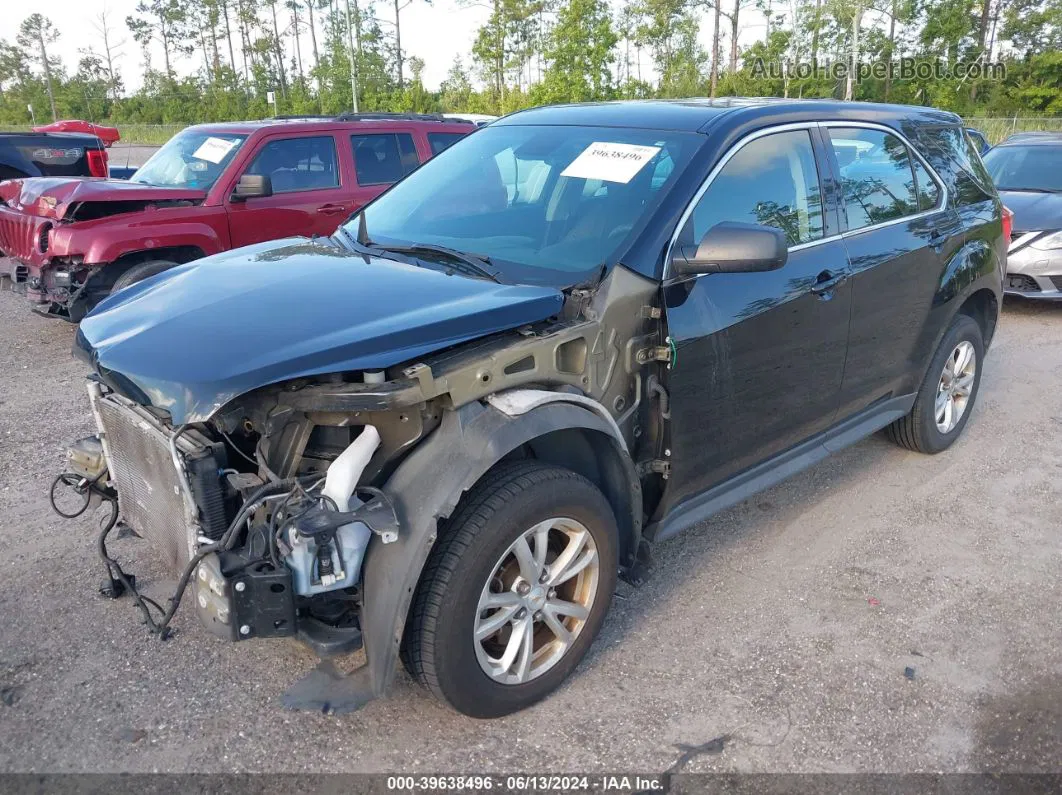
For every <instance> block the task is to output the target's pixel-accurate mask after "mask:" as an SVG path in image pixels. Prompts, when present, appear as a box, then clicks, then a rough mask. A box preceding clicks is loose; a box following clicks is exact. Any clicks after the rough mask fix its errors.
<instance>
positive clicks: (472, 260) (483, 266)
mask: <svg viewBox="0 0 1062 795" xmlns="http://www.w3.org/2000/svg"><path fill="white" fill-rule="evenodd" d="M369 245H370V246H371V247H372V248H374V249H378V250H380V251H389V252H391V253H393V254H405V255H407V256H411V257H417V258H419V259H429V258H431V259H434V260H435V261H437V262H438V261H440V260H446V264H447V265H449V266H450V268H451V269H452V270H455V271H457V272H458V273H464V274H465V275H468V276H483V277H486V278H488V279H490V280H491V281H492V282H497V283H498V284H501V280H500V279H499V278H498V274H497V272H496V271H494V269H493V268H491V267H490V265H491V261H490V258H489V257H485V256H481V255H478V254H467V253H465V252H464V251H458V250H457V249H456V248H447V247H446V246H438V245H435V244H434V243H414V244H412V245H408V246H385V245H382V244H380V243H370V244H369Z"/></svg>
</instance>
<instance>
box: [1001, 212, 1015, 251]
mask: <svg viewBox="0 0 1062 795" xmlns="http://www.w3.org/2000/svg"><path fill="white" fill-rule="evenodd" d="M1013 231H1014V211H1013V210H1011V209H1010V208H1009V207H1006V206H1004V207H1003V239H1004V240H1005V241H1006V242H1007V243H1008V244H1009V243H1010V236H1011V233H1012V232H1013Z"/></svg>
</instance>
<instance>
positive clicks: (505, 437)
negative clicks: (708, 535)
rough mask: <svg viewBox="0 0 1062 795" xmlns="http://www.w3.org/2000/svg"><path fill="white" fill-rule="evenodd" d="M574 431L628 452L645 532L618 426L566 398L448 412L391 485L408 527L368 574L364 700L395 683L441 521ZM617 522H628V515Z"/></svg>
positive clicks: (378, 548) (374, 559)
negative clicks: (514, 459)
mask: <svg viewBox="0 0 1062 795" xmlns="http://www.w3.org/2000/svg"><path fill="white" fill-rule="evenodd" d="M571 429H584V430H587V431H593V432H596V433H599V434H603V435H604V436H605V437H606V438H608V439H609V440H611V443H612V444H613V445H614V446H615V449H616V450H617V451H618V452H620V453H621V455H622V460H624V461H625V462H626V473H625V475H626V477H628V478H629V479H631V482H632V484H631V488H633V489H635V490H637V497H638V499H637V504H636V505H633V506H632V512H633V513H636V514H637V520H636V525H637V529H638V530H639V532H640V526H641V501H640V496H641V494H640V486H639V485H638V479H637V476H636V474H635V471H634V466H633V464H632V463H631V462H630V459H629V456H627V454H626V446H625V444H624V442H623V439H622V437H621V436H618V431H617V429H616V427H615V423H609V422H606V421H605V420H604V419H603V418H602V417H601V416H599V415H598V414H596V413H594V412H592V411H590V410H588V409H587V408H585V407H583V406H580V405H578V404H577V403H573V402H568V401H565V400H563V399H561V400H557V401H554V402H549V403H546V404H544V405H538V406H536V407H535V408H532V409H530V410H528V411H526V413H522V414H518V415H510V414H506V413H504V412H503V411H501V410H499V409H498V408H495V407H494V406H492V405H487V404H484V403H480V402H473V403H469V404H467V405H465V406H462V407H461V408H460V409H458V410H457V411H452V412H447V413H446V414H445V415H444V416H443V419H442V422H441V424H440V426H439V427H438V428H437V429H436V430H435V431H434V433H433V434H432V435H431V436H430V437H429V438H428V439H426V440H425V441H424V442H422V443H421V444H420V446H419V447H418V448H417V449H416V450H414V451H413V453H412V454H411V455H410V456H409V457H408V458H407V459H406V460H405V461H404V462H403V463H402V464H401V465H400V466H399V467H398V469H397V470H396V471H395V473H394V474H393V475H392V476H391V478H390V480H389V481H388V482H387V484H386V486H385V487H384V491H385V492H386V493H387V494H388V495H389V496H390V497H391V499H392V500H393V501H394V504H395V508H396V511H397V513H398V518H399V523H400V526H401V528H402V529H401V531H400V532H399V538H398V540H397V541H396V542H394V543H392V544H382V543H380V542H379V540H378V539H375V538H374V539H373V542H372V544H371V546H370V547H369V550H368V553H367V554H366V558H365V563H364V566H363V569H362V572H363V575H362V589H363V609H362V635H363V640H364V646H365V655H366V665H365V666H364V668H363V669H360V670H359V671H358V673H357V677H358V679H359V680H360V681H359V682H358V684H359V690H364V691H365V692H364V697H365V700H368V699H369V698H373V697H377V696H380V695H382V694H383V693H384V692H385V691H386V690H387V688H388V686H389V685H390V683H391V681H392V679H393V678H394V674H395V669H396V666H397V662H398V654H399V647H400V646H401V643H402V633H403V630H404V629H405V624H406V616H407V614H408V612H409V606H410V603H411V602H412V599H413V594H414V592H415V590H416V588H417V583H418V582H419V580H420V575H421V571H422V570H423V568H424V564H425V562H426V561H427V559H428V555H429V554H430V553H431V550H432V547H433V545H434V544H435V540H436V537H437V533H438V523H439V520H441V519H444V518H446V517H448V516H450V515H451V514H452V513H453V511H454V509H455V508H456V507H457V504H458V501H459V500H460V499H461V496H462V495H463V494H464V493H465V492H466V491H468V490H469V489H470V488H472V486H473V485H475V483H476V482H477V481H478V480H479V479H480V478H481V477H482V476H483V474H484V473H486V472H487V470H488V469H490V468H491V467H492V466H493V465H494V464H495V463H497V462H498V461H500V460H501V459H502V458H504V457H505V456H506V455H507V454H509V453H511V452H512V451H513V450H516V449H517V448H519V447H521V446H522V445H524V444H526V443H528V442H531V441H533V440H534V439H536V438H537V437H540V436H543V435H544V434H548V433H550V432H553V431H561V430H571ZM617 519H618V520H620V523H621V525H622V524H624V519H625V517H617Z"/></svg>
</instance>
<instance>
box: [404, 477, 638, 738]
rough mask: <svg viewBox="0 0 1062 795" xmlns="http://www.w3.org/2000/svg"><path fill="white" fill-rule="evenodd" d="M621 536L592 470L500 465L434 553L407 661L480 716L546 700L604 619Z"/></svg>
mask: <svg viewBox="0 0 1062 795" xmlns="http://www.w3.org/2000/svg"><path fill="white" fill-rule="evenodd" d="M618 543H619V538H618V530H617V528H616V521H615V517H614V516H613V514H612V509H611V506H609V504H608V501H607V500H606V499H605V497H604V495H603V494H602V493H601V492H600V490H598V489H597V487H595V486H594V485H593V484H592V483H591V482H590V481H588V480H587V479H586V478H584V477H582V476H581V475H578V474H576V473H575V472H572V471H570V470H567V469H563V468H561V467H557V466H551V465H547V464H542V463H539V462H536V461H521V462H517V463H515V464H506V465H502V466H500V467H498V468H497V469H496V470H494V471H493V472H492V473H490V474H489V475H488V476H487V477H486V478H485V479H484V480H483V481H482V482H481V483H480V484H478V485H477V486H476V487H475V488H474V489H473V490H472V491H471V492H470V494H469V496H468V498H467V499H466V500H465V501H464V502H463V504H462V506H461V507H460V508H459V509H458V511H457V512H456V513H455V515H454V517H453V518H452V519H451V521H450V522H449V524H448V527H447V529H446V532H445V533H444V534H443V536H442V538H441V539H440V541H439V543H438V545H437V546H436V548H435V550H433V552H432V555H431V557H430V558H429V561H428V564H427V566H426V567H425V571H424V576H423V577H422V579H421V584H420V586H419V587H418V590H417V594H416V597H415V599H414V603H413V608H412V612H411V615H410V621H409V625H408V626H407V628H406V636H405V641H404V642H405V648H404V658H405V662H406V665H407V668H409V669H410V671H411V672H412V673H413V674H414V676H415V677H416V678H417V679H419V680H420V682H421V683H422V684H424V685H425V686H426V687H427V688H428V689H429V690H431V692H432V693H433V694H434V695H435V696H437V697H438V698H441V699H443V700H444V701H447V702H448V703H449V704H450V705H451V706H453V707H454V708H455V709H457V710H458V711H460V712H463V713H464V714H466V715H470V716H472V717H476V718H495V717H500V716H502V715H508V714H510V713H513V712H516V711H518V710H521V709H524V708H525V707H528V706H530V705H531V704H534V703H535V702H536V701H539V700H540V699H542V698H544V697H545V696H546V695H548V694H549V693H550V692H551V691H553V690H554V689H555V688H557V687H558V686H559V685H560V684H561V682H563V681H564V679H565V678H566V677H567V676H568V674H569V673H571V671H572V670H573V669H574V668H575V666H576V665H578V664H579V661H580V660H581V659H582V658H583V656H584V655H585V654H586V651H587V649H589V647H590V644H591V643H592V642H593V640H594V637H595V636H596V635H597V632H598V630H599V629H600V628H601V625H602V623H603V622H604V619H605V614H606V613H607V612H608V608H609V604H610V602H611V600H612V592H613V590H615V587H616V574H617V567H618V557H619V554H618Z"/></svg>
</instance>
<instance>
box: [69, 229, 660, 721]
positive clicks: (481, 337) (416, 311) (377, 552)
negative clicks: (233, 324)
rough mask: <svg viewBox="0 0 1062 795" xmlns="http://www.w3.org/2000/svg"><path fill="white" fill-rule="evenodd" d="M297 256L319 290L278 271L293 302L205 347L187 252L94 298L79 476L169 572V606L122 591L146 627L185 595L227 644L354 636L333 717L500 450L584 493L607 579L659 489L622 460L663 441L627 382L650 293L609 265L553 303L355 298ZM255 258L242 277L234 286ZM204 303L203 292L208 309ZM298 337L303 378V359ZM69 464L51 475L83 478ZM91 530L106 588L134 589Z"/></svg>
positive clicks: (647, 341)
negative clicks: (615, 529) (139, 280)
mask: <svg viewBox="0 0 1062 795" xmlns="http://www.w3.org/2000/svg"><path fill="white" fill-rule="evenodd" d="M311 248H312V247H310V248H307V247H306V246H302V247H297V254H298V256H300V257H305V258H306V259H305V260H304V261H303V262H301V266H302V268H303V269H304V272H306V271H307V270H309V269H313V268H325V267H326V266H327V267H335V268H337V270H335V271H332V272H323V273H321V274H320V275H321V276H322V278H321V279H318V280H317V281H318V282H321V281H324V282H326V283H328V284H330V286H331V290H330V292H329V293H328V294H327V295H325V296H324V297H320V293H318V296H319V297H318V298H316V300H315V302H312V303H311V302H310V301H306V302H301V301H300V300H299V295H298V292H299V291H300V290H303V289H306V290H308V289H309V288H308V287H304V286H302V283H301V282H292V281H291V280H290V279H287V278H285V279H284V280H283V282H282V284H283V288H284V291H285V294H286V298H287V300H288V301H289V302H290V303H289V305H290V306H293V307H299V306H306V307H307V310H306V311H305V312H301V313H294V312H290V311H289V312H287V313H286V314H282V313H280V312H273V313H270V312H254V313H250V314H248V315H247V318H248V320H247V324H248V325H249V326H250V327H249V328H246V329H243V330H241V333H239V334H232V335H229V336H227V337H226V338H225V349H224V350H221V348H220V346H215V347H211V343H210V339H209V338H210V336H211V334H212V332H211V330H210V327H209V326H208V325H207V324H205V323H204V322H203V317H204V315H203V313H202V312H200V311H198V308H197V306H196V305H195V296H201V295H203V293H202V291H201V290H197V289H196V278H197V275H196V274H197V272H198V270H199V269H197V268H196V266H194V265H193V266H186V268H185V269H182V271H181V272H180V273H179V274H178V275H176V276H173V277H169V278H167V277H163V278H162V279H161V280H160V281H159V282H158V283H156V284H155V285H154V286H152V287H150V288H144V289H142V290H138V288H137V287H136V286H134V287H132V288H130V289H129V290H128V291H126V293H125V294H124V298H123V297H116V299H111V300H110V301H109V302H106V303H105V304H103V305H101V306H100V307H99V308H98V309H97V311H96V312H94V313H93V314H92V315H91V316H90V317H89V318H88V319H87V320H86V321H85V322H84V323H82V327H81V331H80V332H79V337H78V342H77V346H78V349H79V351H80V353H81V354H82V355H84V356H85V357H86V358H87V359H88V360H89V361H91V362H92V364H93V367H94V369H95V370H96V375H94V376H93V377H92V380H91V381H90V385H89V393H90V398H91V402H92V407H93V412H94V415H95V418H96V423H97V427H98V430H99V437H98V438H99V444H98V446H99V448H100V450H101V452H100V455H101V456H102V457H103V458H105V464H104V465H103V469H104V470H105V474H104V475H102V477H100V479H99V481H98V482H97V485H98V486H100V487H103V488H105V489H106V490H107V491H109V492H110V493H111V494H113V495H114V497H115V499H117V504H118V505H120V507H121V519H122V522H123V523H124V524H126V525H128V526H129V528H130V529H132V530H133V531H135V532H136V533H137V534H139V535H141V536H143V537H145V538H146V539H148V540H149V541H150V542H151V545H152V546H153V547H154V548H155V550H156V551H157V552H158V553H160V554H161V555H162V557H163V558H164V559H165V560H167V561H168V563H169V565H170V566H171V568H172V569H173V571H174V572H175V574H177V575H178V576H179V577H180V579H179V582H178V588H177V590H176V593H175V594H174V596H173V598H172V599H171V600H170V602H168V603H162V604H159V605H158V606H157V607H154V606H152V605H151V604H150V603H148V602H147V601H146V599H145V600H144V605H145V606H142V607H141V610H142V612H144V613H145V614H147V613H150V621H149V622H148V624H149V627H151V628H152V629H153V630H154V631H155V632H156V633H158V634H160V635H161V636H163V637H165V635H166V633H167V631H168V628H169V624H170V621H171V619H172V618H173V614H174V613H175V612H176V609H177V606H178V605H179V604H180V603H181V601H182V597H184V596H185V591H189V592H190V593H189V594H188V596H190V597H191V598H192V599H194V603H195V610H196V613H197V616H198V618H199V620H200V621H201V622H202V623H203V624H204V625H205V626H206V627H207V628H209V629H210V631H211V632H213V633H214V634H216V635H219V636H221V637H224V638H227V639H231V640H246V639H250V638H266V637H297V638H299V639H301V640H303V641H305V642H307V643H308V644H309V645H310V646H311V647H312V648H313V649H314V650H315V651H316V652H317V653H318V654H319V655H320V656H322V657H327V656H330V655H332V654H337V653H342V652H346V651H350V650H352V649H355V648H358V647H359V646H362V647H363V648H364V650H365V654H366V664H365V665H363V666H362V667H361V668H359V669H358V670H357V671H355V672H354V673H353V674H352V675H351V676H350V678H349V679H348V680H345V683H346V684H345V685H344V686H345V687H346V688H347V691H348V693H349V694H351V695H350V697H349V698H347V700H346V702H345V703H346V704H347V705H348V706H347V708H355V707H357V706H360V705H361V704H363V703H365V702H366V701H368V700H370V699H371V698H375V697H378V696H380V695H382V694H383V693H384V692H385V691H386V689H387V687H388V685H389V683H390V681H391V680H392V679H393V676H394V673H395V670H396V667H397V662H398V659H399V649H400V646H401V643H402V639H403V631H404V627H405V624H406V619H407V615H408V610H409V606H410V602H411V600H412V598H413V594H414V592H415V591H416V589H417V586H418V583H419V581H420V577H421V573H422V571H423V569H424V565H425V561H426V560H427V558H428V556H429V554H430V553H431V550H432V547H433V545H434V544H435V541H436V538H437V535H438V533H439V531H440V528H441V527H444V523H445V521H446V519H447V517H449V516H451V515H452V513H453V511H454V510H455V508H456V506H457V504H458V502H459V500H460V499H461V496H462V494H464V493H466V492H467V491H469V490H470V489H471V488H472V487H473V486H474V485H475V484H476V483H477V481H478V480H479V479H480V478H482V477H483V476H484V474H485V473H486V472H487V471H488V470H490V469H491V467H493V466H495V465H496V464H498V463H499V462H500V461H503V460H508V459H512V458H514V457H516V458H523V457H534V458H538V459H541V460H543V461H553V462H556V463H558V464H560V463H563V464H564V465H566V466H568V467H570V468H572V469H575V470H576V471H577V472H579V473H581V474H583V475H584V476H586V477H588V478H592V479H593V480H594V481H595V482H597V483H599V484H600V488H601V489H602V491H603V492H604V494H605V496H606V498H607V499H608V500H609V502H610V503H611V504H612V505H613V507H614V510H615V513H616V517H617V523H618V524H619V526H620V530H621V534H622V539H623V540H622V548H621V551H620V562H621V568H622V569H623V570H624V571H627V572H629V571H633V570H634V569H635V568H636V567H637V564H638V556H639V554H640V552H641V542H640V539H641V523H642V520H643V504H642V502H643V500H642V489H643V480H644V481H645V485H646V486H647V487H648V488H650V489H651V490H652V494H653V497H654V498H655V494H656V492H658V491H659V489H660V488H661V487H662V485H663V476H660V475H658V474H650V475H648V476H646V477H644V478H642V477H640V475H639V472H640V469H639V466H640V461H639V459H640V458H648V459H655V458H657V457H659V455H660V451H662V450H663V449H665V448H666V441H665V437H664V426H663V424H662V423H661V420H660V416H659V412H656V411H655V410H653V406H654V403H653V401H654V400H655V399H656V394H655V393H653V392H651V391H650V390H649V389H648V387H647V386H644V385H643V382H644V381H645V379H646V378H648V377H650V376H651V375H652V373H653V372H655V371H657V370H658V369H659V368H661V367H663V366H664V363H662V362H660V361H658V360H657V359H655V358H654V357H653V356H650V355H648V354H647V351H648V352H653V351H656V350H658V349H659V348H660V346H661V345H663V344H664V337H663V327H662V324H661V323H660V322H659V320H660V313H659V310H657V309H655V308H653V307H651V304H652V303H653V302H654V299H655V297H656V291H655V285H654V284H653V283H652V282H651V281H649V280H646V279H644V278H643V277H641V276H638V275H636V274H634V273H632V272H630V271H628V270H626V269H624V268H617V269H614V270H613V271H612V272H611V273H610V274H609V275H608V276H607V277H606V278H605V279H604V280H603V281H602V282H601V283H600V284H598V285H596V286H595V287H594V288H592V289H582V288H580V289H572V290H569V291H568V292H566V293H563V294H562V293H560V292H559V291H556V290H552V289H546V288H532V287H512V286H504V285H497V284H493V283H491V282H489V281H484V280H475V279H464V278H460V279H458V278H452V277H448V276H445V275H443V274H436V273H434V272H431V271H423V270H421V269H414V268H409V267H407V266H402V265H398V264H394V263H390V264H389V263H387V262H378V263H375V266H376V267H375V268H374V270H373V272H372V277H373V280H372V291H371V292H367V291H365V290H364V289H363V288H362V286H361V284H362V282H361V275H360V274H361V272H360V271H359V270H357V261H354V262H352V261H351V258H350V256H349V255H345V254H342V253H341V252H337V251H336V250H334V249H330V248H324V247H317V248H313V250H312V251H311V250H310V249H311ZM281 250H283V251H285V252H291V251H295V250H296V249H292V248H291V247H290V246H288V247H286V248H282V249H281ZM315 263H316V264H315ZM267 265H269V263H268V262H267V261H265V260H263V258H262V257H257V258H249V259H248V260H247V264H244V265H243V275H244V278H242V279H241V280H240V281H239V282H235V281H234V282H233V285H234V287H233V289H234V291H238V292H235V293H234V296H233V303H234V305H235V303H236V301H237V299H239V301H241V302H243V303H246V301H247V300H248V297H249V296H254V297H256V298H257V297H260V296H269V295H272V294H273V291H272V289H270V290H268V291H267V290H266V287H267V286H268V284H269V279H270V278H275V279H278V281H277V284H281V282H280V281H279V275H278V276H275V277H273V276H271V271H267V270H265V268H266V266H267ZM340 266H343V268H342V269H339V268H340ZM254 267H260V268H262V271H261V277H262V278H260V279H258V280H254V279H253V278H250V279H248V278H247V276H246V274H248V273H250V274H251V276H252V277H253V276H254V275H255V271H253V270H251V269H252V268H254ZM310 275H311V276H313V275H315V274H314V273H312V272H311V274H310ZM326 276H327V277H329V278H324V277H326ZM407 277H408V279H409V280H410V281H408V282H407V281H406V279H407ZM413 279H415V280H416V281H412V280H413ZM424 283H427V284H428V286H429V287H431V288H432V289H418V290H412V289H408V288H407V285H408V284H412V285H414V286H419V285H422V284H424ZM347 285H349V291H346V292H344V290H345V289H346V286H347ZM178 290H180V291H181V295H180V296H178V297H177V298H179V300H176V299H175V296H174V295H173V293H175V292H176V291H178ZM118 299H120V300H118ZM200 300H203V301H206V299H205V298H203V299H200ZM219 301H221V299H220V298H219V296H218V295H217V290H215V292H214V295H212V296H211V297H210V307H209V310H210V313H211V314H210V315H209V317H211V318H213V317H217V316H219V314H220V312H219V307H218V303H219ZM330 301H331V302H334V303H335V307H334V311H332V309H333V307H332V306H330V305H329V304H328V302H330ZM223 305H224V304H223ZM310 307H312V311H311V309H310ZM503 313H504V314H503ZM503 316H504V318H505V320H504V323H509V324H511V325H509V326H508V327H506V326H505V325H503V321H502V320H501V319H500V318H502V317H503ZM337 317H343V318H345V322H348V323H349V324H350V325H349V327H343V329H342V330H340V329H338V328H337V326H338V323H337V321H336V320H335V318H337ZM119 320H121V323H119V322H118V321H119ZM315 323H316V324H318V325H319V326H320V329H319V334H318V328H317V326H315V325H314V324H315ZM251 324H253V325H251ZM296 326H297V327H298V329H297V330H296ZM128 327H136V328H137V329H138V333H137V334H136V335H132V336H130V335H126V334H123V333H121V329H122V328H128ZM315 334H318V336H314V335H315ZM197 335H200V336H197ZM296 337H298V338H299V339H300V343H299V347H293V346H292V345H290V344H288V345H286V344H285V341H286V340H290V339H292V338H296ZM165 338H168V339H175V338H179V339H181V340H182V345H181V348H180V350H177V349H170V353H169V354H168V358H167V359H166V360H165V361H162V360H161V359H160V358H159V357H158V356H157V355H154V354H152V353H151V352H152V351H158V350H161V349H164V348H165V343H164V339H165ZM302 338H306V339H308V340H309V342H307V343H305V345H304V344H303V343H302V342H301V339H302ZM399 343H401V345H399ZM303 347H306V348H310V347H312V349H313V351H314V356H315V357H316V364H317V367H318V368H319V370H320V372H317V373H312V372H310V373H307V372H306V371H305V369H304V368H305V359H304V358H303V356H302V348H303ZM289 357H294V358H289ZM352 363H356V364H354V366H351V365H352ZM358 365H360V366H358ZM280 370H286V371H287V372H288V373H289V375H288V377H286V378H281V379H277V378H276V373H277V372H278V371H280ZM270 379H272V380H270ZM82 469H83V470H86V471H81V470H82ZM90 469H91V468H87V467H82V468H81V469H75V473H76V474H73V475H70V476H69V477H68V478H67V479H68V480H69V481H71V482H73V483H75V484H81V485H82V486H83V485H84V484H85V483H87V482H89V481H90V480H91V479H92V478H93V477H96V476H97V475H98V474H99V473H98V472H93V471H89V470H90ZM656 471H657V470H653V472H654V473H655V472H656ZM64 482H65V481H64ZM115 518H116V517H115ZM106 532H107V531H105V533H104V539H103V540H104V543H103V544H101V552H102V554H103V555H104V561H105V564H106V565H107V567H108V571H109V573H108V577H109V578H110V579H111V580H113V581H117V582H118V586H117V587H114V588H111V589H110V590H111V591H115V592H118V593H120V592H122V591H127V592H128V591H132V592H133V597H134V598H135V599H140V598H141V597H140V596H139V594H138V593H137V592H136V590H135V582H132V581H131V580H132V578H128V577H127V576H126V575H125V573H124V572H122V571H121V570H120V568H119V567H117V564H116V563H115V561H114V559H113V558H112V557H110V556H109V555H108V554H107V552H106V543H105V542H106ZM123 577H125V578H126V579H129V580H130V583H129V584H128V585H126V584H125V583H123V581H122V580H123ZM185 601H187V600H185ZM138 604H139V603H138Z"/></svg>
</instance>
